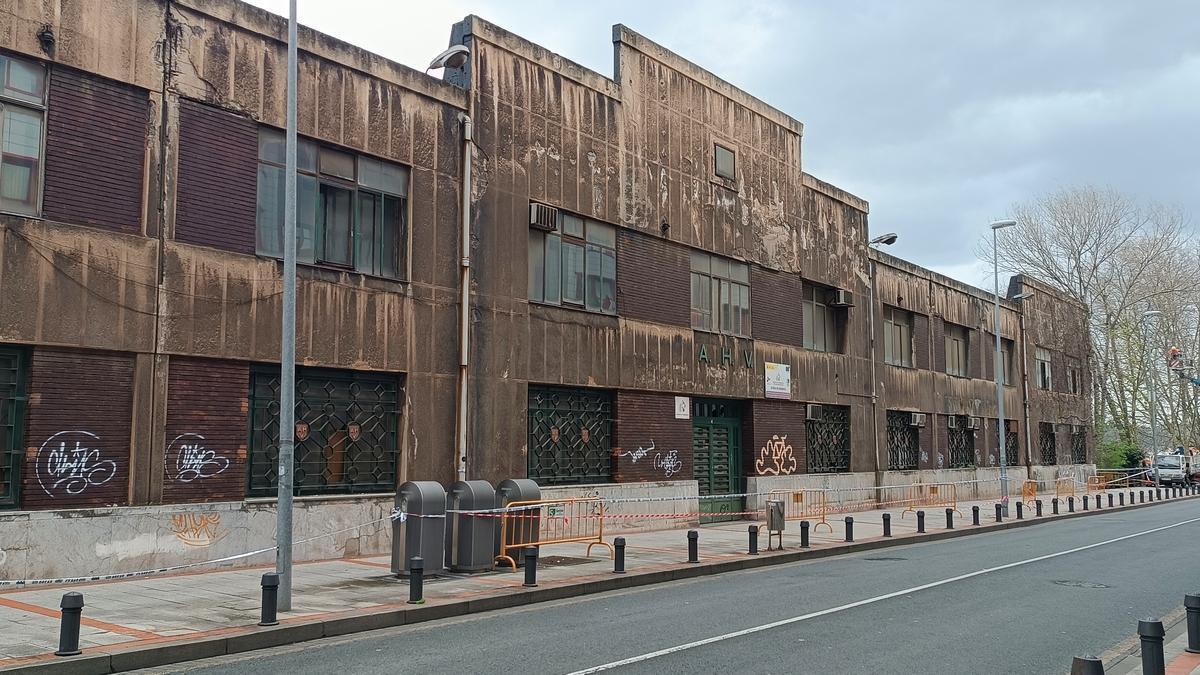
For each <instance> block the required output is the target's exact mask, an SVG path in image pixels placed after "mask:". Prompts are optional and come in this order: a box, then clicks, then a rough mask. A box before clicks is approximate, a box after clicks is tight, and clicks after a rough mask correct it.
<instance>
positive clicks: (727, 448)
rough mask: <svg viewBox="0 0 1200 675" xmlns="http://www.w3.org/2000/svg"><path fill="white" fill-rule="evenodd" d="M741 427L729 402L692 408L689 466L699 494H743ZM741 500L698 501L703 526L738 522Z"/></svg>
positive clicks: (740, 498) (734, 408)
mask: <svg viewBox="0 0 1200 675" xmlns="http://www.w3.org/2000/svg"><path fill="white" fill-rule="evenodd" d="M741 441H742V425H741V419H740V416H738V415H737V408H736V403H735V402H732V401H704V400H699V401H696V402H695V403H694V404H693V408H692V467H693V474H694V476H695V478H696V482H697V483H699V487H700V494H701V495H727V494H731V493H740V492H743V491H744V490H743V486H742V470H741V467H742V452H741V451H742V447H741V445H742V444H741ZM742 511H745V498H744V497H727V498H723V499H701V500H700V512H701V513H703V514H707V515H703V516H701V517H700V522H702V523H713V522H718V521H725V520H739V519H740V518H741V516H740V515H734V514H738V513H741V512H742Z"/></svg>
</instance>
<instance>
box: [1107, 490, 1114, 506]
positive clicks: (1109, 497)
mask: <svg viewBox="0 0 1200 675" xmlns="http://www.w3.org/2000/svg"><path fill="white" fill-rule="evenodd" d="M1112 507H1113V495H1112V493H1111V492H1110V493H1108V508H1110V509H1111V508H1112Z"/></svg>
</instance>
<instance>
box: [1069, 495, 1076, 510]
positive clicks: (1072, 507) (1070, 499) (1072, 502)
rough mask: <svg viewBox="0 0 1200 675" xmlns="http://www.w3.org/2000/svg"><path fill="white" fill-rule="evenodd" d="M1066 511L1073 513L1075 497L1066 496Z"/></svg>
mask: <svg viewBox="0 0 1200 675" xmlns="http://www.w3.org/2000/svg"><path fill="white" fill-rule="evenodd" d="M1067 513H1075V498H1074V497H1067Z"/></svg>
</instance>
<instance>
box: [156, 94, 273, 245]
mask: <svg viewBox="0 0 1200 675" xmlns="http://www.w3.org/2000/svg"><path fill="white" fill-rule="evenodd" d="M257 184H258V125H256V124H255V123H254V121H253V120H250V119H247V118H245V117H241V116H238V115H235V114H233V113H230V112H227V111H224V110H220V109H218V108H214V107H212V106H207V105H204V104H203V103H197V102H195V101H189V100H187V99H183V100H181V101H180V108H179V172H178V197H177V203H176V214H175V239H177V240H178V241H182V242H186V243H189V244H198V245H200V246H212V247H213V248H220V249H225V250H227V251H235V252H237V253H254V251H255V231H254V227H255V208H256V199H257Z"/></svg>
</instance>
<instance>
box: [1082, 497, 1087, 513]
mask: <svg viewBox="0 0 1200 675" xmlns="http://www.w3.org/2000/svg"><path fill="white" fill-rule="evenodd" d="M1083 510H1084V511H1087V510H1088V496H1087V495H1084V496H1083Z"/></svg>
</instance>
